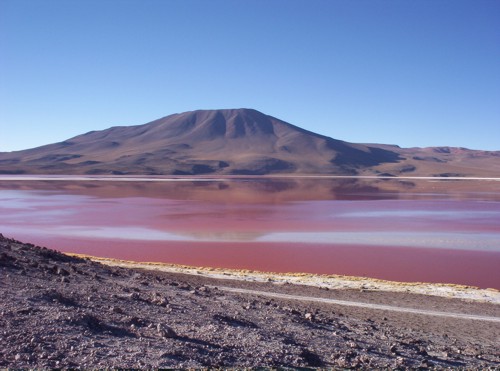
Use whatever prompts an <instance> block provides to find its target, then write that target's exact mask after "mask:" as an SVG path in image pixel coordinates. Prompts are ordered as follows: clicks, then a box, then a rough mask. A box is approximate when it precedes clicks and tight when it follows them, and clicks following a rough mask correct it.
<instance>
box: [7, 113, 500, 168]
mask: <svg viewBox="0 0 500 371" xmlns="http://www.w3.org/2000/svg"><path fill="white" fill-rule="evenodd" d="M421 152H422V153H421ZM471 152H474V154H475V153H476V151H471ZM474 156H476V155H474ZM417 157H418V159H417ZM486 158H487V159H488V161H490V160H491V158H494V160H495V161H496V162H495V166H496V167H497V170H498V167H499V166H498V162H500V155H499V152H488V153H484V155H482V157H481V156H479V157H478V156H476V158H475V159H476V160H477V159H480V160H481V161H476V162H477V163H479V164H480V163H482V162H485V159H486ZM436 159H437V160H436ZM460 162H462V160H460V161H458V162H457V161H455V157H454V154H453V153H451V155H450V153H433V152H432V150H431V153H427V152H426V150H425V149H405V150H404V149H401V148H399V147H397V146H384V145H364V144H353V143H347V142H343V141H340V140H335V139H332V138H328V137H325V136H322V135H319V134H315V133H312V132H309V131H307V130H304V129H301V128H299V127H297V126H293V125H291V124H288V123H286V122H284V121H281V120H279V119H276V118H274V117H272V116H268V115H265V114H263V113H260V112H258V111H255V110H251V109H229V110H200V111H192V112H185V113H181V114H174V115H170V116H167V117H164V118H161V119H159V120H156V121H153V122H150V123H147V124H144V125H137V126H129V127H125V126H118V127H112V128H110V129H107V130H102V131H93V132H89V133H86V134H83V135H79V136H77V137H74V138H71V139H69V140H66V141H64V142H60V143H55V144H50V145H46V146H42V147H38V148H33V149H28V150H24V151H16V152H10V153H0V173H4V174H5V173H32V174H149V175H153V174H178V175H182V174H186V175H187V174H210V173H217V174H274V173H296V174H341V175H349V174H351V175H355V174H380V173H390V174H393V175H398V174H402V173H413V174H415V175H432V174H441V173H449V174H460V175H474V174H479V173H481V175H485V174H490V173H492V172H491V171H490V170H491V168H492V166H491V165H488V166H486V167H485V171H482V169H479V170H481V171H479V172H478V171H476V170H477V168H478V167H477V166H476V165H475V163H474V161H473V164H472V166H471V165H470V164H469V162H470V161H469V162H467V161H466V162H467V163H466V164H465V165H466V166H465V167H464V166H462V165H463V164H461V163H460ZM455 163H456V164H455ZM424 165H426V166H424ZM427 165H429V166H427ZM495 166H493V168H495ZM483 167H484V166H483ZM420 168H422V169H423V170H422V171H420ZM493 172H494V171H493ZM498 173H500V172H499V171H497V174H498Z"/></svg>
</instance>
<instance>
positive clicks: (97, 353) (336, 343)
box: [0, 235, 500, 368]
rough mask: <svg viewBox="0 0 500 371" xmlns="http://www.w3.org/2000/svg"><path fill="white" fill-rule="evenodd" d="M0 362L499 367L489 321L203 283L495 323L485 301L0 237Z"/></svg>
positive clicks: (495, 332)
mask: <svg viewBox="0 0 500 371" xmlns="http://www.w3.org/2000/svg"><path fill="white" fill-rule="evenodd" d="M0 272H1V273H0V275H1V277H2V280H0V295H1V296H2V298H3V300H2V304H1V307H0V308H1V310H0V328H1V330H0V367H11V368H40V367H41V368H51V367H65V368H68V367H82V368H90V367H99V368H104V367H123V368H125V367H126V368H130V367H141V368H144V367H178V368H186V367H251V366H254V367H255V366H268V367H269V366H282V367H334V368H347V367H362V368H398V367H399V368H417V367H424V368H426V367H436V368H447V367H467V368H485V367H493V368H497V367H500V355H499V352H498V340H499V338H500V323H498V322H485V321H476V320H463V319H462V320H459V319H453V318H443V317H432V316H425V315H418V314H405V313H398V312H389V311H380V310H373V309H368V308H351V307H344V306H338V305H331V304H324V303H308V302H302V301H300V300H282V299H269V298H265V297H263V296H257V295H247V294H236V293H228V292H224V291H223V290H220V289H214V288H209V287H208V286H233V287H240V288H251V289H256V290H260V291H273V292H283V293H291V294H294V295H299V296H300V295H301V296H315V297H328V298H336V299H344V300H352V301H363V302H367V303H369V302H371V303H383V304H390V305H393V306H398V305H400V306H404V307H413V308H426V309H432V310H440V311H451V312H460V313H472V314H478V315H488V316H494V317H500V308H499V306H498V305H495V304H488V303H478V302H468V301H463V300H458V299H446V298H439V297H432V296H423V295H415V294H411V293H391V292H370V291H359V290H324V289H320V288H314V287H308V286H300V285H276V284H274V283H272V282H268V283H257V282H245V281H236V280H231V281H228V280H217V279H212V278H207V277H200V276H196V275H185V274H176V273H166V272H157V271H146V270H138V269H125V268H120V267H110V266H105V265H102V264H99V263H96V262H93V261H90V260H88V259H81V258H76V257H69V256H67V255H63V254H60V253H58V252H55V251H53V250H48V249H45V248H39V247H35V246H33V245H30V244H23V243H21V242H18V241H15V240H11V239H6V238H4V237H3V236H1V235H0Z"/></svg>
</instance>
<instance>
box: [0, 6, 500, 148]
mask: <svg viewBox="0 0 500 371" xmlns="http://www.w3.org/2000/svg"><path fill="white" fill-rule="evenodd" d="M0 53H1V56H0V151H10V150H18V149H25V148H30V147H34V146H38V145H43V144H48V143H52V142H57V141H62V140H64V139H67V138H70V137H72V136H75V135H78V134H81V133H84V132H87V131H90V130H99V129H105V128H108V127H110V126H117V125H137V124H143V123H146V122H149V121H151V120H154V119H157V118H159V117H163V116H166V115H169V114H172V113H178V112H184V111H191V110H195V109H215V108H240V107H245V108H255V109H257V110H259V111H262V112H264V113H266V114H269V115H272V116H275V117H278V118H280V119H283V120H285V121H288V122H290V123H292V124H295V125H298V126H301V127H303V128H306V129H308V130H312V131H315V132H318V133H321V134H324V135H328V136H331V137H333V138H336V139H342V140H346V141H350V142H363V143H370V142H372V143H389V144H399V145H401V146H403V147H413V146H420V147H425V146H438V145H450V146H462V147H468V148H473V149H486V150H500V1H498V0H467V1H465V0H418V1H417V0H398V1H396V0H393V1H387V0H384V1H382V0H364V1H363V0H342V1H341V0H300V1H299V0H179V1H174V0H170V1H169V0H81V1H80V0H72V1H69V0H43V1H41V0H30V1H28V0H0Z"/></svg>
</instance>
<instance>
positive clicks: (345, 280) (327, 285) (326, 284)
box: [68, 254, 500, 304]
mask: <svg viewBox="0 0 500 371" xmlns="http://www.w3.org/2000/svg"><path fill="white" fill-rule="evenodd" d="M68 255H70V256H78V257H84V258H88V259H91V260H93V261H96V262H99V263H102V264H106V265H109V266H117V267H124V268H138V269H147V270H154V271H160V272H168V273H181V274H190V275H196V276H199V277H207V278H216V279H221V280H237V281H247V282H273V283H276V284H281V285H286V284H294V285H304V286H312V287H317V288H322V289H328V290H365V291H368V290H369V291H385V292H407V293H412V294H420V295H432V296H440V297H445V298H454V299H464V300H471V301H479V302H486V303H492V304H500V291H498V290H496V289H480V288H477V287H473V286H463V285H453V284H436V283H423V282H395V281H386V280H379V279H374V278H366V277H353V276H341V275H315V274H308V273H273V272H259V271H251V270H233V269H221V268H209V267H191V266H186V265H176V264H165V263H156V262H148V263H139V262H133V261H126V260H119V259H109V258H100V257H95V256H87V255H81V254H68Z"/></svg>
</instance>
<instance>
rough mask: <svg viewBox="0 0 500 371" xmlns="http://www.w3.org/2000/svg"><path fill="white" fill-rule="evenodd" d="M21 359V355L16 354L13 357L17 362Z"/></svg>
mask: <svg viewBox="0 0 500 371" xmlns="http://www.w3.org/2000/svg"><path fill="white" fill-rule="evenodd" d="M21 358H22V356H21V354H19V353H17V354H16V356H15V357H14V359H15V360H16V361H19V360H20V359H21Z"/></svg>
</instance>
